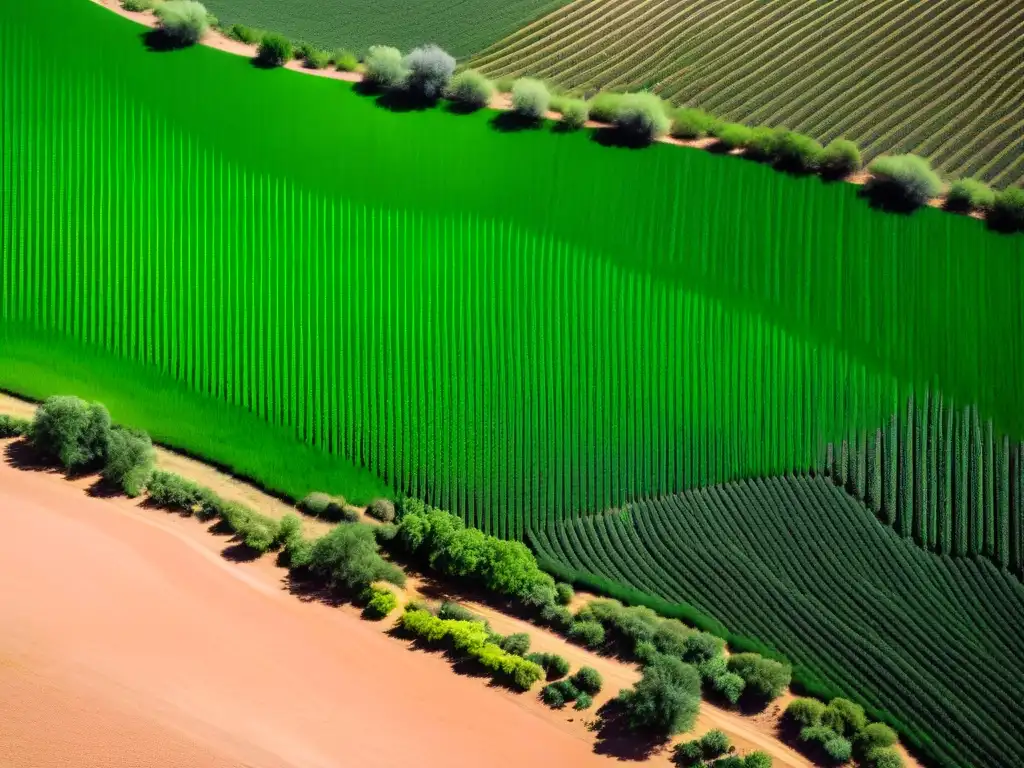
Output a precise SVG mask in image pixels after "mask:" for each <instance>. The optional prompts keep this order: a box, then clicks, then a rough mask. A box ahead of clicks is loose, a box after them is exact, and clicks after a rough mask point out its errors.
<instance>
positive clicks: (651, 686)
mask: <svg viewBox="0 0 1024 768" xmlns="http://www.w3.org/2000/svg"><path fill="white" fill-rule="evenodd" d="M619 700H620V701H621V702H622V704H623V706H624V707H625V710H626V714H627V716H628V718H629V723H630V725H631V726H632V727H633V728H636V729H641V730H645V731H651V732H653V733H656V734H658V735H663V736H671V735H673V734H676V733H681V732H683V731H688V730H689V729H690V728H692V727H693V724H694V722H695V721H696V720H697V713H698V712H699V711H700V674H699V673H698V672H697V670H696V669H695V668H694V667H692V666H690V665H688V664H684V663H683V662H681V661H680V660H679V659H674V658H671V657H669V656H661V655H659V656H656V657H655V658H654V659H652V660H651V661H650V662H649V663H648V664H645V665H644V668H643V676H642V677H641V678H640V680H639V682H637V684H636V685H634V686H633V688H631V689H628V690H624V691H622V692H621V693H620V694H619Z"/></svg>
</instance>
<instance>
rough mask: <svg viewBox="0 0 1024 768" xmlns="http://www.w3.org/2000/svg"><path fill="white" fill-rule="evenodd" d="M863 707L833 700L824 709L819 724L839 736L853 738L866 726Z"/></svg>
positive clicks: (839, 699) (845, 700)
mask: <svg viewBox="0 0 1024 768" xmlns="http://www.w3.org/2000/svg"><path fill="white" fill-rule="evenodd" d="M867 722H868V720H867V717H866V716H865V715H864V707H862V706H861V705H860V704H855V703H853V702H852V701H849V700H848V699H841V698H835V699H832V701H830V702H829V703H828V706H827V707H825V712H824V713H823V714H822V716H821V724H822V725H825V726H828V727H829V728H831V729H832V730H833V731H835V732H836V733H838V734H839V735H840V736H847V737H850V736H853V735H854V734H856V733H857V732H858V731H860V730H861V729H862V728H863V727H864V726H865V725H867Z"/></svg>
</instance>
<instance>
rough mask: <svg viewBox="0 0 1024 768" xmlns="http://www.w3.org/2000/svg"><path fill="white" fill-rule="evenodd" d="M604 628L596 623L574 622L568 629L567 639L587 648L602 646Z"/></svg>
mask: <svg viewBox="0 0 1024 768" xmlns="http://www.w3.org/2000/svg"><path fill="white" fill-rule="evenodd" d="M604 635H605V633H604V627H603V626H602V625H601V624H600V622H597V621H574V622H573V623H572V626H570V627H569V639H571V640H574V641H575V642H577V643H579V644H580V645H585V646H587V647H588V648H598V647H600V646H602V645H604Z"/></svg>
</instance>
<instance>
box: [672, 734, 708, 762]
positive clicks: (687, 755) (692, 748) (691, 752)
mask: <svg viewBox="0 0 1024 768" xmlns="http://www.w3.org/2000/svg"><path fill="white" fill-rule="evenodd" d="M703 757H704V748H703V747H702V746H701V744H700V741H699V740H698V739H691V740H690V741H684V742H682V743H680V744H676V745H675V747H673V748H672V762H673V763H675V764H676V765H683V766H685V765H696V764H697V763H699V762H700V761H701V759H702V758H703Z"/></svg>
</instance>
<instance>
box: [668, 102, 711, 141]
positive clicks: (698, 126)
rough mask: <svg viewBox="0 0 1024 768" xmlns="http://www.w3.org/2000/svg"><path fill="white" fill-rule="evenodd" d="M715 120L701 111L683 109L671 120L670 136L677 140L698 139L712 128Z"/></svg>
mask: <svg viewBox="0 0 1024 768" xmlns="http://www.w3.org/2000/svg"><path fill="white" fill-rule="evenodd" d="M714 124H715V118H713V117H712V116H711V115H709V114H708V113H707V112H705V111H704V110H702V109H690V108H683V109H680V110H678V111H677V112H676V114H675V116H674V118H673V120H672V135H673V136H674V137H675V138H677V139H699V138H701V137H702V136H706V135H707V134H708V131H710V130H711V128H712V127H714Z"/></svg>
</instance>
